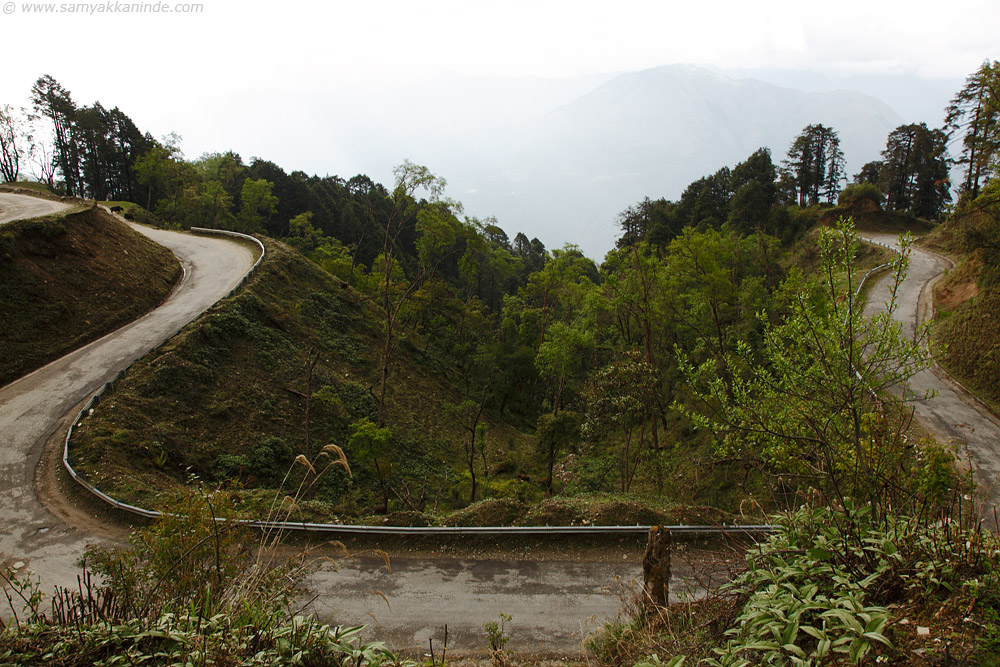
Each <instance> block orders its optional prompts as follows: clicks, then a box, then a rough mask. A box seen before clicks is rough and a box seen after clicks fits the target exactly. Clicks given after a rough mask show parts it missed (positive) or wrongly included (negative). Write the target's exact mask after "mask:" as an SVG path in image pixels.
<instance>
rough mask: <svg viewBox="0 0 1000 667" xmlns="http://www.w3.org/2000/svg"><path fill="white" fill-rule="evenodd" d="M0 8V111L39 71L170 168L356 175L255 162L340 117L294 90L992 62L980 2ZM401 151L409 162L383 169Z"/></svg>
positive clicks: (355, 0)
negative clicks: (178, 143)
mask: <svg viewBox="0 0 1000 667" xmlns="http://www.w3.org/2000/svg"><path fill="white" fill-rule="evenodd" d="M167 2H168V3H169V4H170V5H171V6H173V4H174V0H167ZM0 4H2V6H3V14H0V22H2V33H0V34H3V41H4V48H3V52H4V54H5V57H6V58H5V60H6V61H5V65H4V73H3V75H2V77H0V103H12V104H15V105H17V106H20V105H23V104H26V103H27V98H28V91H29V89H30V87H31V84H32V83H33V82H34V80H35V79H36V78H37V77H38V76H39V75H41V74H43V73H48V74H51V75H52V76H54V77H55V78H56V79H57V80H58V81H59V82H60V83H62V84H63V85H64V86H65V87H66V88H68V89H69V90H70V91H71V92H72V94H73V97H74V99H75V100H76V101H77V103H79V104H90V103H91V102H93V101H94V100H99V101H101V102H102V103H103V104H105V105H106V106H109V107H110V106H118V107H120V108H121V109H122V110H123V111H125V112H126V113H127V114H128V115H129V116H130V117H132V119H133V120H134V121H135V122H136V123H137V124H138V125H139V127H140V128H142V129H143V130H148V131H150V132H152V133H153V134H154V135H155V136H158V137H159V136H162V135H164V134H166V133H167V132H169V131H177V132H179V133H180V134H181V135H183V136H184V139H185V140H184V142H183V143H182V148H183V149H184V151H185V153H186V155H187V156H188V157H196V156H197V155H199V154H200V153H202V152H203V151H208V150H226V149H230V148H231V149H233V150H236V151H237V152H240V153H241V154H242V155H243V156H244V157H245V158H249V157H250V156H252V155H261V156H262V157H268V158H271V159H275V161H278V162H279V164H282V165H283V166H285V167H286V168H288V169H293V168H302V169H304V170H306V171H316V172H318V173H324V172H329V173H339V174H341V175H350V174H351V173H355V172H356V171H359V170H360V169H359V168H358V167H355V166H354V165H351V164H349V162H350V161H351V159H352V158H350V157H349V156H347V155H346V154H344V155H337V154H336V150H335V149H334V148H328V149H327V150H329V152H330V155H329V160H328V161H329V164H328V165H327V164H326V163H325V162H324V159H325V158H324V157H323V156H315V155H310V156H309V159H305V158H303V161H302V163H301V164H287V162H289V160H291V159H293V158H289V157H287V156H284V157H282V158H281V159H279V158H277V157H274V156H272V155H270V154H268V153H267V152H266V151H268V150H273V146H274V145H275V143H280V135H281V134H282V133H284V132H288V131H289V130H290V129H291V127H290V126H295V125H306V126H310V127H313V126H316V127H319V126H321V125H322V124H323V123H324V122H326V123H327V125H329V127H327V129H326V130H325V132H326V134H327V135H328V136H327V138H329V137H330V136H331V135H335V134H337V133H339V132H342V131H343V130H342V129H341V128H339V127H337V124H338V123H339V122H341V120H342V119H344V118H347V116H337V114H336V113H334V111H335V110H333V109H331V117H330V119H329V120H326V121H324V119H322V118H316V117H315V116H316V113H317V111H316V108H315V107H310V108H309V109H308V114H309V115H308V117H306V116H305V115H304V114H303V113H302V108H303V107H302V106H301V105H302V104H303V96H308V95H309V94H313V93H315V94H318V95H321V96H322V98H323V99H324V100H327V101H328V100H331V99H332V100H336V99H337V95H338V93H340V92H341V91H343V94H344V98H343V102H342V104H343V105H344V106H347V105H359V104H360V105H361V106H363V104H362V103H359V96H358V91H359V90H361V91H365V90H369V91H370V90H372V89H374V90H379V91H384V90H385V89H391V88H392V87H394V86H397V85H402V84H412V83H413V82H419V81H422V80H427V79H432V78H434V77H435V76H438V75H440V74H441V73H446V72H451V73H460V74H466V75H473V76H483V75H488V76H505V77H521V76H536V77H553V78H559V77H575V76H580V75H587V74H593V73H612V72H621V71H630V70H639V69H645V68H649V67H654V66H658V65H664V64H671V63H677V62H689V63H694V64H699V65H714V66H716V67H722V68H732V67H740V68H761V67H770V68H791V69H810V70H815V71H817V72H822V73H825V74H856V73H867V74H898V73H902V74H915V75H919V76H921V77H925V78H930V79H934V78H946V79H947V78H951V79H956V78H957V79H961V78H962V77H964V76H966V75H967V74H968V73H970V72H971V71H973V70H974V69H975V68H976V67H977V66H978V65H979V64H980V63H981V62H982V61H983V59H984V58H1000V30H998V29H997V26H1000V2H997V0H950V1H949V2H946V3H942V2H939V1H935V2H930V1H928V0H908V1H906V2H903V1H895V0H893V1H884V0H838V1H837V2H829V3H828V2H806V1H804V0H773V1H770V0H759V1H757V2H747V1H746V0H738V1H735V0H734V1H728V0H727V1H718V0H715V1H712V0H708V1H687V0H686V1H684V2H677V1H674V0H617V2H615V3H614V5H613V8H612V4H611V3H608V2H600V3H597V2H590V3H588V2H581V1H580V0H572V1H568V0H489V1H482V0H419V1H405V0H350V1H343V0H332V1H328V2H305V1H303V0H281V1H278V0H272V1H270V2H265V1H262V0H241V1H236V0H201V4H202V5H203V10H202V11H201V12H200V13H185V14H182V13H172V14H162V13H159V14H158V13H145V14H110V13H106V12H100V11H95V12H94V13H93V14H91V15H88V14H86V13H79V12H77V13H62V14H55V13H39V12H37V11H36V12H32V11H30V10H29V8H28V7H27V6H26V5H29V4H34V3H28V2H25V0H0ZM60 4H62V3H61V2H60V0H56V1H55V6H56V7H57V8H58V7H59V6H60ZM95 4H100V3H95ZM111 4H114V3H113V2H112V3H111ZM372 99H376V98H374V97H373V98H372ZM377 99H380V100H384V99H385V98H384V97H379V98H377ZM325 104H326V105H327V106H329V102H325ZM440 104H442V105H448V104H451V102H450V101H449V100H441V101H440ZM398 106H399V108H398V109H395V110H391V109H390V110H386V109H381V110H380V114H381V116H384V117H385V118H386V121H384V122H392V118H393V114H394V113H399V114H406V113H407V109H406V104H405V102H403V103H400V104H399V105H398ZM356 112H357V109H355V116H356ZM366 113H367V112H366ZM255 134H256V135H271V136H272V137H274V136H276V135H277V136H278V139H277V140H272V141H271V142H265V141H260V142H258V141H255V140H254V139H253V137H254V135H255ZM291 136H294V139H292V138H291ZM289 141H294V142H296V143H299V144H301V143H302V141H303V140H302V137H301V136H299V135H290V138H289ZM334 143H335V142H334ZM331 145H332V144H331ZM313 148H315V147H313ZM309 149H310V146H308V145H307V146H302V148H301V150H302V151H303V152H307V151H308V150H309ZM404 157H412V158H413V159H415V160H416V161H418V162H419V161H420V157H419V156H407V155H400V156H398V158H396V159H395V160H394V162H397V163H398V162H399V161H401V160H402V159H403V158H404ZM359 166H361V167H363V166H364V165H359ZM373 175H374V174H373Z"/></svg>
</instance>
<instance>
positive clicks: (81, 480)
mask: <svg viewBox="0 0 1000 667" xmlns="http://www.w3.org/2000/svg"><path fill="white" fill-rule="evenodd" d="M191 231H193V232H195V233H199V234H221V235H225V236H233V237H238V238H240V239H241V240H244V241H250V242H252V243H255V244H256V245H257V246H258V247H259V248H260V256H259V257H258V258H257V261H256V262H255V263H254V265H253V266H252V267H250V269H249V270H248V271H247V272H246V274H244V276H243V277H242V278H241V279H240V281H239V283H237V285H236V287H234V288H233V289H231V290H230V291H229V293H228V294H226V296H225V297H222V298H229V297H231V296H233V295H234V294H236V292H237V291H239V290H240V289H241V288H242V287H243V286H244V285H246V283H247V281H248V280H249V279H250V278H251V277H252V276H253V275H254V273H256V272H257V269H258V268H259V267H260V265H261V262H263V261H264V255H265V254H266V251H265V249H264V244H263V243H261V241H260V239H256V238H254V237H253V236H250V235H248V234H240V233H239V232H230V231H226V230H221V229H206V228H203V227H192V228H191ZM220 301H221V299H220ZM189 324H190V323H189ZM184 326H187V325H186V324H185V325H184ZM183 330H184V327H181V328H180V329H178V330H177V331H175V332H174V333H172V334H170V335H169V336H167V337H166V338H164V339H163V341H161V342H160V343H159V344H158V345H156V346H155V347H153V348H152V349H151V350H149V352H155V351H157V350H159V349H160V348H161V347H163V346H164V345H165V344H167V343H168V342H170V341H171V340H173V338H174V337H176V336H177V334H179V333H180V332H181V331H183ZM149 352H147V353H146V354H149ZM144 356H145V355H142V356H141V357H139V358H137V359H134V360H133V361H132V362H131V363H129V365H128V366H126V367H125V368H124V369H122V370H120V371H118V373H116V374H115V377H114V378H112V379H111V380H110V381H108V382H106V383H104V385H103V386H102V387H101V388H100V389H98V390H97V392H96V393H94V395H93V396H91V397H90V400H89V401H87V403H86V405H84V406H83V409H82V410H80V412H79V413H78V414H77V416H76V418H75V419H74V420H73V423H72V424H70V427H69V430H68V431H67V432H66V441H65V442H64V444H63V456H62V460H63V467H64V468H66V472H68V473H69V475H70V477H72V478H73V480H74V481H75V482H76V483H77V484H79V485H80V486H82V487H83V488H84V489H86V490H87V491H88V492H90V493H91V494H93V495H94V496H96V497H97V498H99V499H100V500H102V501H104V502H105V503H107V504H108V505H111V506H112V507H114V508H116V509H119V510H124V511H126V512H129V513H131V514H137V515H139V516H144V517H147V518H155V517H158V516H160V512H157V511H155V510H148V509H144V508H142V507H136V506H134V505H129V504H128V503H123V502H121V501H120V500H117V499H115V498H112V497H111V496H109V495H108V494H106V493H104V492H103V491H101V490H100V489H99V488H97V487H96V486H94V485H93V484H91V483H90V482H89V481H88V480H87V479H86V477H84V476H83V475H81V474H79V473H78V472H77V471H76V469H75V468H74V467H73V463H74V462H75V460H76V459H75V457H74V456H73V455H72V454H71V452H70V441H71V440H72V438H73V430H74V429H75V428H76V427H78V426H79V425H80V424H81V423H82V422H83V420H84V419H85V418H86V417H88V416H89V415H91V414H92V413H93V410H94V407H95V406H96V405H98V404H99V403H100V402H101V400H102V398H103V397H104V395H105V394H106V393H107V392H109V391H111V390H113V389H114V387H115V384H117V383H118V381H119V380H121V379H122V378H124V377H125V376H126V375H127V374H128V371H129V369H131V368H132V366H134V365H135V364H136V362H138V361H139V359H141V358H143V357H144Z"/></svg>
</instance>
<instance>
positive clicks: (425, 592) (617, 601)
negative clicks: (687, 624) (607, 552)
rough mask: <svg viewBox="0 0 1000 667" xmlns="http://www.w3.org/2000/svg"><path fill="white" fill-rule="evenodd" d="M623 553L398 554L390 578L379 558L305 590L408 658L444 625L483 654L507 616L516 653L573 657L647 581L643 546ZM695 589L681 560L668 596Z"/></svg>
mask: <svg viewBox="0 0 1000 667" xmlns="http://www.w3.org/2000/svg"><path fill="white" fill-rule="evenodd" d="M549 548H552V547H549ZM622 551H623V552H622V556H621V558H622V559H621V560H617V561H616V560H613V559H610V558H606V559H604V560H603V561H568V560H509V559H504V560H500V559H495V558H491V559H475V560H474V559H472V558H434V557H430V558H426V557H424V558H419V559H417V558H407V557H393V558H392V559H391V564H392V571H391V572H388V571H387V570H386V568H385V564H384V563H383V561H382V560H381V559H380V558H359V559H357V560H354V561H347V562H341V563H340V564H339V566H338V568H337V570H336V571H330V572H327V573H324V574H323V575H318V576H314V577H312V578H311V579H310V580H309V582H308V584H309V586H310V588H311V593H313V594H315V595H317V596H318V597H317V598H316V601H315V602H314V603H313V607H312V609H313V610H315V611H316V612H318V614H319V615H320V616H321V617H324V618H330V619H333V620H334V621H336V622H340V623H344V624H355V623H368V624H369V627H368V628H367V630H366V636H367V639H369V640H371V639H378V640H380V641H385V642H387V643H388V644H389V646H390V647H391V648H393V649H394V650H397V651H402V652H405V653H407V654H410V655H415V654H420V653H421V652H425V651H426V650H427V649H428V639H430V638H433V639H434V645H435V647H438V648H439V647H440V646H441V645H442V642H443V640H444V626H445V625H447V626H448V646H449V649H450V650H458V651H461V652H462V653H469V652H476V651H482V650H483V649H485V646H486V641H485V639H484V637H483V624H484V623H486V622H488V621H496V620H497V616H498V615H499V614H500V613H505V614H509V615H510V616H511V617H512V618H513V620H512V621H511V622H510V623H508V629H509V631H510V635H511V638H512V639H511V647H512V648H515V649H516V650H518V651H527V652H542V653H550V654H555V655H559V656H568V655H575V654H578V653H579V652H580V650H581V645H582V642H583V640H584V638H585V637H586V636H587V634H588V633H590V632H592V631H593V630H595V629H596V628H598V627H600V626H601V625H603V624H604V623H606V622H607V621H610V620H614V619H615V618H616V617H617V615H618V612H619V611H620V609H621V606H622V599H621V597H620V595H619V594H620V593H621V591H622V584H624V585H626V586H628V585H629V584H630V583H637V582H641V581H642V565H641V561H642V548H641V546H638V545H637V546H636V547H635V548H634V549H632V550H631V551H630V550H628V549H624V550H622ZM716 583H721V579H720V580H719V581H717V582H716ZM698 587H699V586H698V584H697V583H696V581H695V577H694V576H693V573H692V569H691V567H690V566H689V565H688V564H687V563H686V562H684V561H682V560H679V559H675V562H674V567H673V571H672V577H671V599H672V600H674V601H676V600H679V599H682V598H683V597H685V596H690V595H693V593H692V591H694V590H696V589H698ZM629 590H631V589H629ZM376 591H378V592H381V593H382V594H384V595H385V596H386V599H383V598H382V597H381V596H380V595H379V594H378V593H376Z"/></svg>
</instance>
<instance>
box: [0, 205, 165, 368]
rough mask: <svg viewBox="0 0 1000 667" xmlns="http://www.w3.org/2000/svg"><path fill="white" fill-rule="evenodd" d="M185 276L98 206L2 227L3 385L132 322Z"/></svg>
mask: <svg viewBox="0 0 1000 667" xmlns="http://www.w3.org/2000/svg"><path fill="white" fill-rule="evenodd" d="M180 275H181V267H180V264H179V263H178V262H177V260H176V259H175V258H174V256H173V255H172V254H171V253H170V252H169V251H168V250H166V249H165V248H163V247H161V246H159V245H157V244H155V243H153V242H152V241H150V240H149V239H147V238H146V237H144V236H142V235H141V234H139V233H137V232H135V231H133V230H132V229H130V228H129V227H128V226H127V225H125V224H124V223H122V222H121V221H119V220H117V219H116V218H114V216H112V215H110V214H108V213H107V212H105V211H103V210H102V209H100V208H86V209H83V210H80V209H77V210H75V211H72V212H70V213H68V214H65V215H52V216H48V217H44V218H38V219H34V220H28V221H21V222H14V223H10V224H6V225H4V226H3V227H2V228H0V303H2V304H3V313H4V316H3V318H2V319H0V346H2V347H3V350H4V354H3V355H0V385H3V384H7V383H8V382H11V381H13V380H15V379H17V378H19V377H21V376H22V375H24V374H26V373H28V372H30V371H32V370H34V369H36V368H39V367H41V366H43V365H45V364H46V363H48V362H50V361H52V360H53V359H57V358H59V357H60V356H62V355H63V354H66V353H67V352H70V351H72V350H75V349H76V348H78V347H81V346H82V345H84V344H86V343H88V342H90V341H92V340H95V339H97V338H100V337H101V336H103V335H104V334H106V333H108V332H110V331H113V330H114V329H117V328H118V327H120V326H123V325H125V324H128V323H129V322H131V321H133V320H135V319H136V318H137V317H139V316H140V315H142V314H143V313H145V312H147V311H148V310H150V309H152V308H153V307H155V306H157V305H159V303H160V302H162V301H163V299H164V298H166V296H167V294H168V293H169V292H170V289H171V288H172V287H173V285H174V283H175V282H176V280H177V279H178V278H179V277H180Z"/></svg>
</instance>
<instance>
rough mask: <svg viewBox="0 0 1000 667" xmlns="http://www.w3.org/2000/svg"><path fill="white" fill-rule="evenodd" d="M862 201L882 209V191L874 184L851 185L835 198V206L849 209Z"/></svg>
mask: <svg viewBox="0 0 1000 667" xmlns="http://www.w3.org/2000/svg"><path fill="white" fill-rule="evenodd" d="M862 199H867V200H870V201H872V202H874V203H875V205H876V207H877V208H878V209H881V208H882V190H881V189H879V187H878V186H877V185H875V184H874V183H852V184H851V185H848V186H847V187H846V188H844V189H843V190H841V192H840V194H839V195H838V196H837V205H838V206H844V207H850V206H853V205H854V204H856V203H857V202H858V201H860V200H862Z"/></svg>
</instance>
